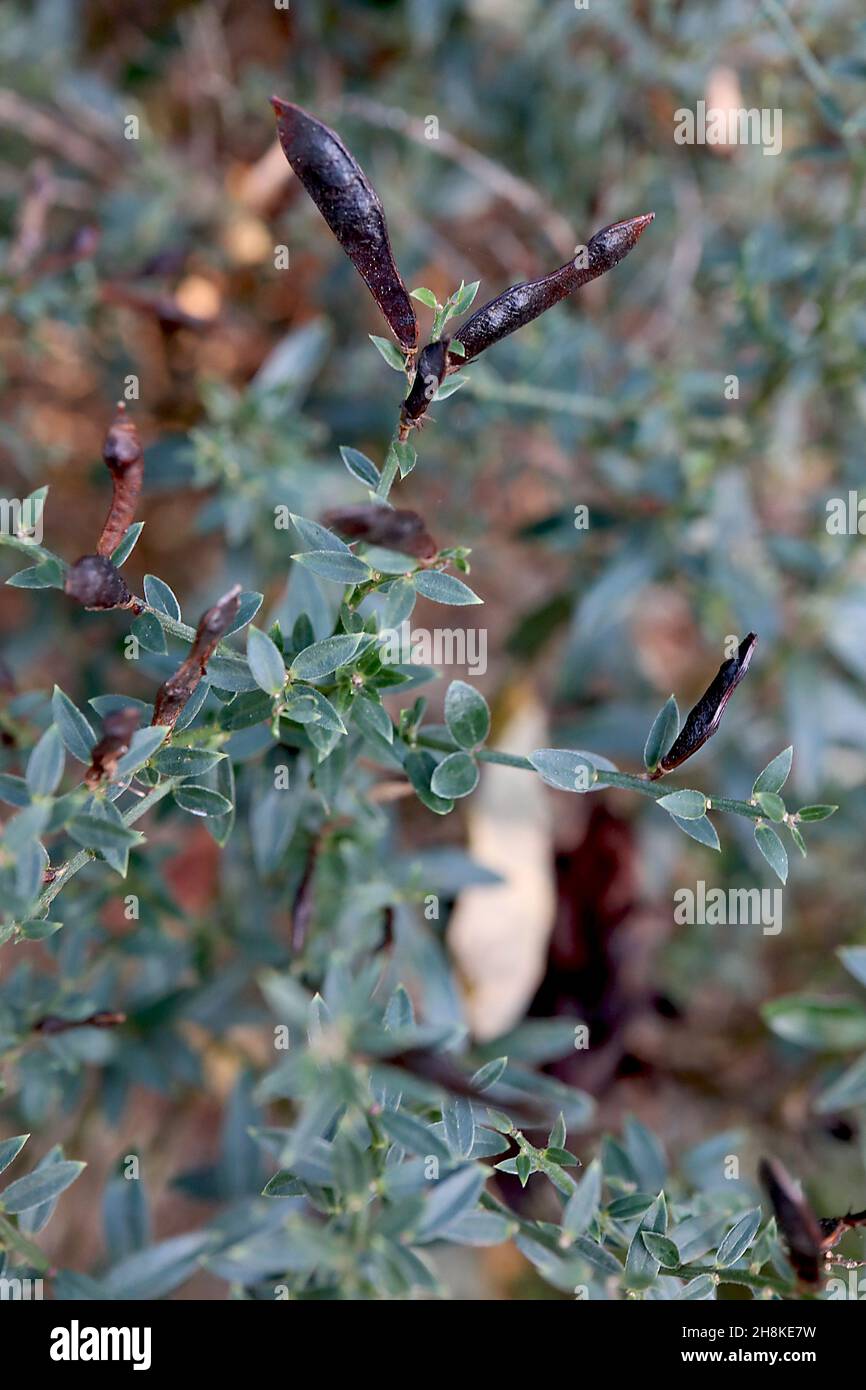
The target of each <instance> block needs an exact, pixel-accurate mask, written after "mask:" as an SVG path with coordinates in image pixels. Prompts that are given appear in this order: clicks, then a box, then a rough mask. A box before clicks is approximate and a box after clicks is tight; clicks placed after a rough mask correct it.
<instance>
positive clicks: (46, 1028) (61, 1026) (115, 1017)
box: [33, 1009, 126, 1033]
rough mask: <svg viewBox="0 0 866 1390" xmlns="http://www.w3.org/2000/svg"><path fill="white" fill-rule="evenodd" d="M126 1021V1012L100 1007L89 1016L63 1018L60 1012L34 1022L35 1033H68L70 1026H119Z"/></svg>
mask: <svg viewBox="0 0 866 1390" xmlns="http://www.w3.org/2000/svg"><path fill="white" fill-rule="evenodd" d="M125 1022H126V1014H121V1013H113V1012H111V1011H110V1010H109V1009H100V1010H99V1011H98V1012H97V1013H95V1014H90V1016H89V1017H88V1018H75V1019H72V1018H61V1017H60V1016H59V1014H48V1015H47V1016H46V1017H45V1018H40V1019H39V1022H38V1023H34V1025H33V1032H34V1033H68V1032H69V1030H70V1028H119V1027H120V1025H121V1024H123V1023H125Z"/></svg>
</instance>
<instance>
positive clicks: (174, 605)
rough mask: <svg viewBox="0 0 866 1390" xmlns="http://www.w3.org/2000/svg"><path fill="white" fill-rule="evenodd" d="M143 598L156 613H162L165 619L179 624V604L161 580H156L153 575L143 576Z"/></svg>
mask: <svg viewBox="0 0 866 1390" xmlns="http://www.w3.org/2000/svg"><path fill="white" fill-rule="evenodd" d="M144 597H145V600H146V602H147V603H148V605H149V606H150V607H151V608H154V609H156V611H157V613H164V614H165V616H166V617H167V618H173V619H174V620H175V622H177V623H179V622H180V604H179V603H178V601H177V599H176V598H175V596H174V594H173V593H172V591H171V589H170V588H169V587H168V585H167V584H166V583H165V582H164V581H163V580H162V579H157V577H156V575H155V574H146V575H145V576H144Z"/></svg>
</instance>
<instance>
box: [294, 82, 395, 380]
mask: <svg viewBox="0 0 866 1390" xmlns="http://www.w3.org/2000/svg"><path fill="white" fill-rule="evenodd" d="M271 105H272V106H273V108H274V110H275V111H276V113H277V133H278V135H279V137H280V144H281V145H282V147H283V153H284V154H285V156H286V159H287V160H288V161H289V163H290V164H291V166H292V168H293V169H294V171H295V173H296V174H297V176H298V178H299V179H300V181H301V183H302V184H303V185H304V188H305V189H306V190H307V192H308V193H309V195H310V197H311V198H312V200H313V202H314V203H315V204H316V207H317V208H318V209H319V212H320V213H321V214H322V216H323V217H324V219H325V221H326V222H327V224H328V226H329V227H330V229H331V231H332V232H333V233H334V236H335V237H336V238H337V240H338V241H339V243H340V245H341V246H342V248H343V250H344V251H345V253H346V255H347V256H348V257H349V260H350V261H351V262H352V264H353V265H354V267H355V269H356V270H357V271H358V273H359V274H360V275H361V277H362V278H363V280H364V282H365V284H366V285H367V288H368V289H369V291H370V293H371V294H372V296H373V298H374V299H375V301H376V303H377V304H378V305H379V308H380V309H381V310H382V313H383V314H384V315H385V318H386V319H387V321H388V324H389V326H390V328H391V332H392V333H393V334H394V337H395V338H396V339H397V342H398V343H399V344H400V346H401V347H403V348H405V350H406V351H407V352H412V351H414V349H415V346H416V344H417V342H418V322H417V319H416V318H415V310H414V309H413V308H412V301H411V299H410V298H409V294H408V292H407V290H406V286H405V285H404V283H403V280H402V278H401V276H400V272H399V270H398V269H397V265H396V262H395V260H394V253H393V251H392V250H391V242H390V239H389V237H388V226H387V223H386V221H385V213H384V210H383V208H382V204H381V203H380V201H379V197H378V195H377V193H376V190H375V189H374V188H373V185H372V184H371V183H370V180H369V179H368V178H367V175H366V174H365V173H364V171H363V169H362V168H361V166H360V164H359V163H358V161H357V160H356V159H355V157H354V155H352V154H350V153H349V151H348V150H347V149H346V146H345V145H344V144H343V142H342V140H341V139H340V137H339V135H337V134H336V133H335V132H334V131H333V130H331V129H330V128H329V127H328V126H326V125H323V123H322V122H321V121H317V120H316V118H315V116H311V115H310V114H309V112H308V111H304V110H303V109H302V108H301V107H300V106H294V105H293V104H292V103H291V102H289V101H281V100H280V98H279V97H271Z"/></svg>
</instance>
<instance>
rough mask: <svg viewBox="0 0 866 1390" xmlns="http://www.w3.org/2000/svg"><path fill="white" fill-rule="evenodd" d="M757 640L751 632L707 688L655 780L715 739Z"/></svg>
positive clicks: (664, 759) (747, 667)
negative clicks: (711, 739) (714, 735)
mask: <svg viewBox="0 0 866 1390" xmlns="http://www.w3.org/2000/svg"><path fill="white" fill-rule="evenodd" d="M757 640H758V639H757V637H756V636H755V634H754V632H750V633H749V635H748V637H744V638H743V640H742V642H741V643H740V645H739V647H738V649H737V655H736V656H732V657H731V658H730V660H729V661H723V662H722V664H721V666H720V667H719V670H718V674H717V675H716V677H715V679H714V680H713V681H712V684H711V685H709V686H708V687H707V689H706V690H705V691H704V693H703V695H702V696H701V698H700V699H699V700H698V703H697V704H696V705H695V707H694V709H692V710H690V711H689V714H688V717H687V719H686V722H685V724H684V725H683V727H682V729H681V730H680V732H679V734H678V736H677V738H676V739H675V740H674V742H673V744H672V746H671V747H670V749H669V750H668V752H667V753H666V754H665V756H664V757H663V758H662V759H661V761H660V762H659V765H658V767H657V768H656V771H655V773H654V776H653V780H655V778H657V777H661V775H662V774H663V773H665V772H671V771H672V770H673V769H674V768H675V767H679V765H680V763H684V762H685V761H686V759H687V758H690V757H691V756H692V754H693V753H697V751H698V749H699V748H702V747H703V746H704V744H705V743H706V741H707V739H708V738H712V736H713V734H714V733H715V732H716V729H717V728H718V727H719V724H720V723H721V718H722V715H723V714H724V712H725V706H726V705H727V703H728V701H729V700H730V698H731V696H732V695H733V693H734V691H735V690H736V688H737V686H738V685H739V684H740V681H741V680H742V679H743V676H744V675H745V674H746V672H747V671H748V669H749V662H750V661H751V659H752V652H753V651H754V650H755V643H756V642H757Z"/></svg>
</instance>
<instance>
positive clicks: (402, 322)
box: [271, 97, 655, 427]
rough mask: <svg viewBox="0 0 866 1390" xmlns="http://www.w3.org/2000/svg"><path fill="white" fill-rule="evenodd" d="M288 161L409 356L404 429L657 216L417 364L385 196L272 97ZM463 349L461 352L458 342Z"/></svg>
mask: <svg viewBox="0 0 866 1390" xmlns="http://www.w3.org/2000/svg"><path fill="white" fill-rule="evenodd" d="M271 101H272V104H273V107H274V110H275V111H276V113H277V132H278V134H279V137H280V144H281V145H282V147H283V152H284V154H285V156H286V159H287V160H288V161H289V163H290V164H291V166H292V169H293V170H294V171H295V174H296V175H297V177H298V178H299V179H300V181H301V183H302V184H303V186H304V188H305V189H306V191H307V193H309V195H310V197H311V198H312V200H313V202H314V203H315V204H316V207H317V208H318V209H319V211H320V213H321V214H322V216H323V217H324V219H325V221H326V222H327V224H328V226H329V227H330V229H331V231H332V232H333V233H334V236H335V237H336V238H337V240H338V242H339V243H340V245H341V246H342V248H343V250H344V251H345V253H346V255H347V256H348V257H349V259H350V261H351V262H352V264H353V265H354V266H355V269H356V270H357V271H358V273H359V274H360V275H361V277H362V279H363V280H364V282H365V284H366V285H367V288H368V289H369V290H370V293H371V294H372V296H373V298H374V299H375V301H376V303H377V304H378V305H379V308H380V309H381V311H382V313H383V314H384V316H385V319H386V321H387V323H388V326H389V328H390V329H391V332H392V333H393V334H394V337H395V338H396V339H397V342H398V343H399V344H400V346H401V348H402V349H403V351H404V352H405V353H406V357H407V365H409V366H410V367H411V366H413V365H414V366H415V367H416V370H415V377H414V380H413V383H412V387H411V389H410V391H409V394H408V396H407V397H406V400H405V401H404V402H403V412H402V419H403V423H404V425H406V426H408V427H412V426H414V425H417V424H418V423H419V422H420V421H421V419H422V418H423V416H424V415H425V414H426V412H427V409H428V407H429V405H430V402H431V401H432V399H433V397H434V396H435V394H436V391H437V389H438V387H439V386H440V385H441V383H442V381H443V379H444V378H445V376H446V375H447V374H448V372H449V371H456V370H457V369H458V367H460V366H463V365H464V364H465V363H467V362H469V361H471V360H472V358H474V357H477V356H478V354H479V353H481V352H484V351H485V349H486V348H489V347H490V346H491V345H492V344H493V343H498V342H499V340H500V339H501V338H505V337H506V336H507V335H508V334H509V333H513V332H515V330H516V329H518V328H522V327H523V326H524V324H527V323H531V321H532V320H533V319H535V318H538V315H539V314H543V313H544V312H545V310H547V309H550V308H552V307H553V305H554V304H558V303H559V301H560V300H561V299H565V297H566V296H567V295H569V294H573V293H574V291H575V290H577V289H579V288H580V286H581V285H585V284H587V282H588V281H590V280H595V279H597V277H598V276H599V275H603V274H604V272H605V271H607V270H610V269H612V267H613V266H615V265H617V264H618V262H619V261H621V260H622V259H623V257H624V256H627V255H628V253H629V251H631V250H632V248H633V247H634V246H635V245H636V244H637V241H638V238H639V237H640V235H641V233H642V232H643V231H645V229H646V228H647V227H648V226H649V224H650V222H652V220H653V218H654V216H655V214H654V213H652V212H648V213H644V214H643V215H642V216H640V217H630V218H628V219H626V221H624V222H614V223H613V224H612V226H609V227H604V228H603V229H602V230H601V231H600V232H596V234H595V236H594V237H593V238H592V239H591V240H590V242H589V243H588V245H587V247H586V255H585V256H580V257H578V256H576V257H575V259H574V260H572V261H567V262H566V263H565V265H562V266H559V268H558V269H557V270H553V271H551V272H550V274H549V275H542V276H541V277H540V278H539V279H537V280H529V281H528V282H527V283H525V284H520V285H512V286H511V288H510V289H507V290H506V291H505V292H504V293H503V294H500V295H498V296H497V298H496V299H491V300H490V302H489V303H487V304H484V305H482V307H481V308H480V309H477V310H476V311H475V313H474V314H473V315H472V317H471V318H469V319H467V321H466V323H464V324H463V325H462V326H461V327H460V328H459V329H458V330H457V332H456V334H455V335H454V339H453V340H449V339H447V338H440V339H437V340H436V341H435V342H432V343H428V344H427V346H426V347H424V348H422V349H421V352H420V354H419V355H418V359H417V364H416V363H415V354H416V351H417V347H418V320H417V319H416V317H415V310H414V308H413V307H412V300H411V298H410V296H409V293H408V291H407V289H406V286H405V284H404V283H403V279H402V277H401V275H400V272H399V270H398V269H397V263H396V261H395V260H394V253H393V251H392V249H391V240H390V237H389V236H388V225H387V223H386V221H385V212H384V209H383V207H382V204H381V201H380V200H379V196H378V194H377V193H376V190H375V189H374V188H373V185H372V184H371V183H370V180H369V179H368V178H367V175H366V174H365V173H364V171H363V169H362V168H361V166H360V164H359V163H358V161H357V159H355V156H354V155H353V154H351V152H350V151H349V150H348V149H347V148H346V146H345V145H344V144H343V142H342V140H341V139H340V137H339V135H337V134H336V132H335V131H333V130H331V129H330V127H329V126H326V125H324V124H323V122H322V121H319V120H317V119H316V117H315V116H311V115H310V113H309V112H308V111H304V110H303V109H302V108H301V107H300V106H295V105H294V104H293V103H292V102H288V101H281V100H280V98H279V97H272V98H271ZM455 341H456V342H458V343H459V344H460V345H461V348H462V352H460V351H455V350H454V348H453V347H452V346H451V343H452V342H455Z"/></svg>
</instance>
